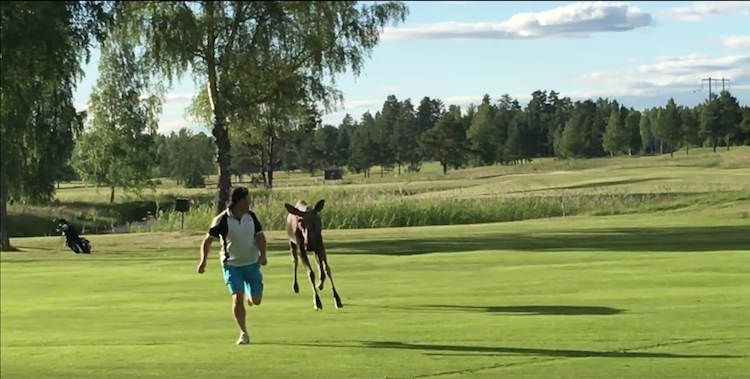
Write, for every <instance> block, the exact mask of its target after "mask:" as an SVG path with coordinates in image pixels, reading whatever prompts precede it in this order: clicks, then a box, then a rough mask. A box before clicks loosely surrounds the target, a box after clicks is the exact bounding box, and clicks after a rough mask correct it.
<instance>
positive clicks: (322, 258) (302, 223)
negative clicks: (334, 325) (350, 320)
mask: <svg viewBox="0 0 750 379" xmlns="http://www.w3.org/2000/svg"><path fill="white" fill-rule="evenodd" d="M324 205H325V201H324V200H320V201H318V202H317V203H316V204H315V206H314V207H313V209H309V207H308V206H307V203H306V202H305V201H304V200H300V201H298V202H297V204H296V205H294V206H292V205H290V204H284V207H286V209H287V211H288V212H289V214H288V215H287V216H286V232H287V236H288V237H289V249H290V250H291V253H292V267H293V275H294V284H293V289H294V292H296V293H299V284H297V266H298V262H299V260H301V261H302V265H303V266H305V269H306V270H307V277H308V279H309V280H310V285H311V286H312V291H313V306H314V308H315V310H319V309H322V308H323V303H322V302H321V301H320V296H319V295H318V290H323V284H324V282H325V280H326V277H327V278H328V279H329V280H330V281H331V289H332V290H333V298H334V300H335V305H336V308H341V307H343V305H342V304H341V298H340V297H339V294H338V292H337V291H336V285H335V284H334V283H333V276H332V275H331V267H330V266H329V265H328V257H326V250H325V245H324V244H323V226H322V224H321V222H320V215H319V213H320V211H321V210H322V209H323V206H324ZM308 251H312V252H314V253H315V258H316V261H317V264H318V276H319V278H320V281H319V282H318V285H317V287H316V286H315V273H314V272H313V270H312V267H311V265H310V260H309V259H308V257H307V252H308Z"/></svg>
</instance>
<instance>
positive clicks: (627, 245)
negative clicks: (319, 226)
mask: <svg viewBox="0 0 750 379" xmlns="http://www.w3.org/2000/svg"><path fill="white" fill-rule="evenodd" d="M747 210H748V204H747V203H742V204H734V205H732V206H727V207H724V208H713V209H691V210H689V211H688V210H681V211H675V212H668V213H660V214H654V215H648V216H643V215H639V216H618V217H596V218H583V217H580V218H578V217H570V218H563V219H549V220H537V221H528V222H518V223H505V224H486V225H470V226H458V227H430V228H403V229H380V230H375V229H373V230H336V231H327V232H325V233H326V236H327V237H326V238H327V241H328V250H329V254H330V260H331V264H332V268H333V270H334V276H335V279H336V284H337V285H338V289H339V292H340V293H341V295H342V297H343V301H344V304H345V308H343V309H340V310H336V309H334V308H333V300H332V296H331V292H330V287H329V285H330V284H328V283H327V286H326V288H325V290H324V291H323V292H322V297H323V301H324V306H325V309H324V310H323V311H321V312H317V313H316V312H315V311H314V310H313V309H312V298H311V295H310V288H309V286H308V285H306V284H307V282H306V281H302V282H300V284H301V291H300V294H294V293H293V292H292V289H291V287H292V285H291V284H292V281H291V262H290V258H289V255H288V253H287V251H286V248H285V247H284V245H283V242H282V241H280V240H279V239H280V238H281V234H279V233H278V232H271V233H269V234H270V238H271V239H272V241H273V246H272V250H273V251H272V255H271V257H270V263H269V265H268V266H267V267H266V268H265V269H264V275H265V286H266V291H265V301H264V303H263V305H262V306H260V307H254V308H253V309H250V310H249V325H250V326H251V338H252V341H253V344H252V345H250V346H236V345H234V341H235V339H236V338H237V331H236V328H235V326H234V324H233V321H232V319H231V313H230V308H229V296H228V294H227V293H226V288H225V286H224V285H223V282H222V279H221V275H220V273H219V265H218V258H216V254H214V256H213V257H212V259H211V261H210V264H209V268H208V272H207V273H206V274H205V275H203V276H199V275H197V274H195V272H194V270H195V265H196V263H197V249H198V241H199V240H200V238H201V236H200V235H197V234H192V235H184V234H130V235H115V236H91V237H90V239H91V241H92V244H93V246H94V249H95V250H94V254H93V255H91V256H75V255H74V254H72V253H70V252H68V251H61V252H60V253H56V252H55V247H56V244H57V242H58V240H57V239H56V238H28V239H15V240H14V244H15V245H16V246H17V247H19V248H21V249H23V250H26V252H21V253H4V254H3V255H2V272H1V275H0V277H1V278H2V283H1V285H2V301H1V302H0V304H1V309H2V323H0V326H1V329H0V336H1V337H2V340H1V350H0V351H2V361H1V362H0V363H1V367H2V377H3V378H8V379H11V378H12V379H40V378H55V379H64V378H69V379H74V378H75V379H79V378H100V379H119V378H122V379H126V378H128V379H130V378H165V379H166V378H169V379H175V378H217V379H218V378H222V379H228V378H238V379H239V378H243V379H245V378H255V379H258V378H267V379H287V378H302V379H353V378H372V379H382V378H390V379H395V378H404V379H405V378H445V379H456V378H472V379H475V378H479V379H495V378H514V379H532V378H533V379H547V378H558V379H562V378H565V379H582V378H589V379H606V378H612V379H644V378H647V379H657V378H658V379H664V378H673V379H741V378H746V377H747V373H748V372H750V358H748V356H750V300H748V299H750V264H748V263H750V259H749V258H750V257H749V256H748V250H747V249H750V220H749V219H746V218H741V216H740V214H741V212H742V211H747ZM215 253H216V252H215ZM300 278H304V276H302V275H301V276H300ZM743 372H744V373H745V374H742V373H743Z"/></svg>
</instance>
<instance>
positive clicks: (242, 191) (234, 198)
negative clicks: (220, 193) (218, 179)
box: [228, 187, 250, 209]
mask: <svg viewBox="0 0 750 379" xmlns="http://www.w3.org/2000/svg"><path fill="white" fill-rule="evenodd" d="M248 195H250V191H249V190H248V189H247V188H245V187H237V188H235V189H233V190H232V193H231V194H230V196H229V206H228V208H229V209H232V208H234V206H235V205H236V204H237V203H238V202H240V201H241V200H242V199H244V198H246V197H247V196H248Z"/></svg>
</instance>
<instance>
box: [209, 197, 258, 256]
mask: <svg viewBox="0 0 750 379" xmlns="http://www.w3.org/2000/svg"><path fill="white" fill-rule="evenodd" d="M260 233H263V227H262V226H261V225H260V221H258V217H256V216H255V213H254V212H253V211H249V212H247V213H245V214H243V215H242V217H241V218H240V219H239V220H238V219H237V218H235V217H234V215H233V214H232V212H231V211H230V210H229V209H227V210H226V211H224V212H221V213H220V214H219V215H218V216H216V217H214V220H213V221H212V222H211V228H210V229H209V230H208V235H209V236H210V237H211V238H212V239H214V240H221V263H222V264H225V265H230V266H246V265H249V264H253V263H256V262H258V254H259V250H258V245H257V244H256V243H255V236H257V235H258V234H260Z"/></svg>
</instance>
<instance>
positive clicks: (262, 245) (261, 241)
mask: <svg viewBox="0 0 750 379" xmlns="http://www.w3.org/2000/svg"><path fill="white" fill-rule="evenodd" d="M255 244H256V245H257V246H258V251H259V252H260V256H261V257H263V258H265V257H266V248H267V247H268V242H267V241H266V235H265V234H264V233H263V232H260V233H258V234H256V235H255Z"/></svg>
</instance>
